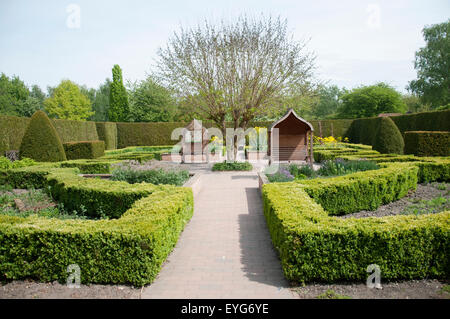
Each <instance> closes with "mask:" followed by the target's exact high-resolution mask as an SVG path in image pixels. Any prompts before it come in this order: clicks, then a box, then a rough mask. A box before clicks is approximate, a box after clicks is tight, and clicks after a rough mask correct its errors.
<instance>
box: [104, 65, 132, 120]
mask: <svg viewBox="0 0 450 319" xmlns="http://www.w3.org/2000/svg"><path fill="white" fill-rule="evenodd" d="M112 75H113V80H112V83H111V85H110V95H109V110H108V117H109V120H110V121H113V122H127V121H128V117H129V113H130V109H129V105H128V95H127V90H126V89H125V86H124V85H123V78H122V69H121V68H120V66H118V65H117V64H115V65H114V67H113V69H112Z"/></svg>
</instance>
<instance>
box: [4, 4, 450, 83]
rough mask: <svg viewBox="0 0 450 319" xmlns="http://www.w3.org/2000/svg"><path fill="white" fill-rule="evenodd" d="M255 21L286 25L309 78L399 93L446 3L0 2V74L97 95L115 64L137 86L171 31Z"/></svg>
mask: <svg viewBox="0 0 450 319" xmlns="http://www.w3.org/2000/svg"><path fill="white" fill-rule="evenodd" d="M70 4H76V5H78V6H79V8H80V27H79V28H69V27H68V26H67V21H68V20H69V22H70V21H73V20H71V19H70V16H69V15H70V13H67V11H66V10H67V8H68V5H70ZM72 12H73V11H72ZM261 13H263V14H264V15H268V14H270V15H272V16H278V15H279V16H281V17H283V18H287V19H288V23H289V28H290V30H291V31H292V32H293V33H294V36H295V38H297V39H302V38H311V40H310V43H309V46H308V47H309V49H310V50H313V51H315V53H316V55H317V60H316V62H317V67H318V69H317V77H318V78H320V79H322V80H329V81H330V83H333V84H337V85H339V86H345V87H347V88H351V87H355V86H358V85H361V84H373V83H375V82H378V81H385V82H388V83H390V84H391V85H393V86H395V87H396V88H397V89H399V90H401V91H405V86H406V85H407V82H408V81H409V80H412V79H414V78H415V76H416V72H415V70H414V66H413V61H414V52H415V51H416V50H417V49H419V48H420V47H422V46H423V45H424V41H423V38H422V34H421V30H422V28H423V27H424V25H430V24H434V23H440V22H444V21H446V20H447V19H448V18H449V17H450V1H448V0H442V1H441V0H428V1H423V0H418V1H406V0H392V1H376V0H372V1H363V0H359V1H358V0H340V1H324V0H310V1H295V0H279V1H275V0H272V1H267V0H250V1H247V0H239V1H234V0H228V1H227V0H221V1H213V0H209V1H205V0H192V1H187V0H186V1H175V0H157V1H154V0H149V1H138V0H127V1H125V0H122V1H112V0H108V1H100V0H97V1H95V0H90V1H84V0H79V1H77V0H71V1H64V0H53V1H50V0H39V1H31V0H29V1H25V0H13V1H5V0H0V39H1V41H0V72H4V73H6V74H7V75H10V76H11V75H13V74H15V75H18V76H19V77H20V78H21V79H22V80H24V81H25V83H26V84H28V85H32V84H38V85H39V86H40V87H41V88H43V89H45V88H46V87H47V85H52V86H54V85H57V84H58V83H59V81H60V80H61V79H64V78H68V79H71V80H73V81H75V82H77V83H78V84H85V85H87V86H89V87H97V86H98V85H99V84H100V83H102V82H103V81H104V80H105V78H106V77H111V68H112V66H113V65H114V64H119V65H120V66H121V67H122V69H123V75H124V78H125V79H129V80H141V79H143V78H145V75H146V73H148V72H150V71H151V68H152V65H153V63H154V58H155V57H156V52H157V49H158V48H159V47H160V46H164V45H165V44H166V42H167V39H168V38H169V37H170V36H171V34H172V33H173V32H174V31H177V30H178V29H179V27H180V25H182V26H183V27H189V26H195V25H197V24H198V23H201V22H202V21H203V20H204V19H208V20H213V21H217V22H218V21H220V20H221V19H224V20H226V21H227V20H228V21H229V20H231V21H232V20H233V19H235V18H236V17H237V16H239V15H240V14H247V15H249V16H258V15H260V14H261ZM378 13H379V14H378Z"/></svg>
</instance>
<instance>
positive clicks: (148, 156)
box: [102, 151, 161, 163]
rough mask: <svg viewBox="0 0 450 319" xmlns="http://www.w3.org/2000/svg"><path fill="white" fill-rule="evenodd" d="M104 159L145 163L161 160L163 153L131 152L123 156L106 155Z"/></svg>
mask: <svg viewBox="0 0 450 319" xmlns="http://www.w3.org/2000/svg"><path fill="white" fill-rule="evenodd" d="M102 158H103V159H107V160H118V161H138V162H139V163H144V162H148V161H150V160H152V159H157V160H160V159H161V152H159V151H155V152H152V153H141V152H130V153H122V154H113V155H105V156H103V157H102Z"/></svg>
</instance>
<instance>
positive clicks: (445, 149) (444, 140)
mask: <svg viewBox="0 0 450 319" xmlns="http://www.w3.org/2000/svg"><path fill="white" fill-rule="evenodd" d="M405 154H414V155H416V156H450V132H439V131H407V132H405Z"/></svg>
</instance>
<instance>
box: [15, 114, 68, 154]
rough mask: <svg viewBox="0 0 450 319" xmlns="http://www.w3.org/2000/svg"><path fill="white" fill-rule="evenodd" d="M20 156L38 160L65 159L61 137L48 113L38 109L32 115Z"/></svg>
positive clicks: (23, 139) (21, 145)
mask: <svg viewBox="0 0 450 319" xmlns="http://www.w3.org/2000/svg"><path fill="white" fill-rule="evenodd" d="M20 157H21V158H24V157H28V158H31V159H34V160H36V161H38V162H59V161H65V160H66V159H67V158H66V153H65V152H64V148H63V145H62V143H61V139H60V138H59V135H58V133H57V132H56V129H55V127H54V126H53V124H52V122H51V121H50V119H49V118H48V116H47V114H45V113H44V112H42V111H37V112H36V113H34V114H33V116H32V117H31V120H30V123H29V124H28V127H27V130H26V131H25V134H24V136H23V138H22V143H21V144H20Z"/></svg>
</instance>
